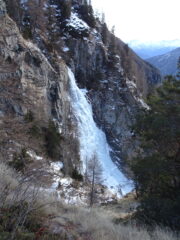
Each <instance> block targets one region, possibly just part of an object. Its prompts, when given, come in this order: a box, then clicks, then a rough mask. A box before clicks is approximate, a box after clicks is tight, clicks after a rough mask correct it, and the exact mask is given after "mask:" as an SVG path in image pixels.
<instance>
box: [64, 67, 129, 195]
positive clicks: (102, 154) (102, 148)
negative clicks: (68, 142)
mask: <svg viewBox="0 0 180 240" xmlns="http://www.w3.org/2000/svg"><path fill="white" fill-rule="evenodd" d="M68 75H69V81H70V97H71V104H72V109H73V112H74V115H75V117H76V119H77V123H78V134H79V136H78V137H79V140H80V157H81V160H82V162H83V168H84V169H85V161H86V159H87V160H89V159H91V157H92V155H93V154H94V153H95V152H96V155H97V157H98V160H99V161H100V163H101V165H102V170H103V180H104V181H103V184H104V185H106V186H107V187H108V188H109V189H111V191H112V192H117V191H118V188H119V185H121V186H122V188H121V190H122V193H123V194H126V193H127V192H130V191H131V190H132V183H131V182H130V181H129V180H128V179H127V178H126V177H125V176H124V175H123V174H122V172H121V171H120V170H119V169H118V168H117V166H116V165H115V164H114V163H113V162H112V160H111V157H110V154H109V146H108V143H107V141H106V136H105V134H104V132H103V131H102V130H100V129H99V128H98V127H97V126H96V123H95V122H94V120H93V113H92V107H91V105H90V103H89V102H88V100H87V99H86V97H85V92H84V91H83V90H80V89H79V88H78V86H77V84H76V81H75V77H74V74H73V73H72V71H71V70H70V69H68Z"/></svg>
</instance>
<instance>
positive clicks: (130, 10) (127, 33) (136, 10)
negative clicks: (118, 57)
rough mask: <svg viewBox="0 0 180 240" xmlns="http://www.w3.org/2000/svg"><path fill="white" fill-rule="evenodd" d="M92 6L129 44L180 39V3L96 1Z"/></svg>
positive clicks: (177, 0)
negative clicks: (101, 12)
mask: <svg viewBox="0 0 180 240" xmlns="http://www.w3.org/2000/svg"><path fill="white" fill-rule="evenodd" d="M92 4H93V5H94V8H97V9H98V10H99V11H103V12H104V13H105V19H106V22H107V23H108V25H109V27H110V28H111V27H112V26H113V25H115V34H116V35H117V36H118V37H119V38H121V39H122V40H123V41H125V42H130V41H131V40H139V41H142V42H146V41H152V42H153V41H154V42H156V41H162V40H174V39H180V27H179V24H180V17H179V16H180V0H92Z"/></svg>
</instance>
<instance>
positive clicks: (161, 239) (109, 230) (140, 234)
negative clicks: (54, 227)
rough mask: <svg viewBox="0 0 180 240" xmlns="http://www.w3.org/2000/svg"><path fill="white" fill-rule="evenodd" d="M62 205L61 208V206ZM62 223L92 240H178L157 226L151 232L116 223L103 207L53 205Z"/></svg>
mask: <svg viewBox="0 0 180 240" xmlns="http://www.w3.org/2000/svg"><path fill="white" fill-rule="evenodd" d="M59 207H60V208H59ZM51 211H52V212H53V213H56V218H55V220H56V222H58V223H59V224H60V225H65V224H67V223H71V224H72V226H74V227H75V228H76V231H77V232H78V233H79V234H80V235H82V234H85V235H88V236H90V237H89V238H88V239H92V240H178V239H179V238H178V237H177V236H175V235H174V234H173V233H172V232H171V231H169V230H165V229H161V228H156V229H155V230H154V232H152V233H149V232H148V231H147V230H146V229H145V228H143V227H136V226H132V225H127V226H124V225H121V224H118V225H117V224H114V223H113V221H112V218H111V217H109V214H108V212H106V211H104V210H102V209H99V208H98V209H89V208H83V207H77V206H74V207H73V206H67V205H62V204H61V205H60V206H58V205H56V206H53V207H52V206H51ZM82 239H84V238H82Z"/></svg>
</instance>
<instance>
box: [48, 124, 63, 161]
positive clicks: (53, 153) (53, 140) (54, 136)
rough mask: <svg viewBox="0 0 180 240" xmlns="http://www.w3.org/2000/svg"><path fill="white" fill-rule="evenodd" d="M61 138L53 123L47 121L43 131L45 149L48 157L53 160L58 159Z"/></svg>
mask: <svg viewBox="0 0 180 240" xmlns="http://www.w3.org/2000/svg"><path fill="white" fill-rule="evenodd" d="M60 140H61V136H60V134H59V132H58V128H57V126H56V125H55V123H54V122H53V121H49V124H48V127H47V128H46V129H45V147H46V151H47V154H48V156H49V157H51V158H53V159H55V158H58V157H59V154H60V153H59V146H60Z"/></svg>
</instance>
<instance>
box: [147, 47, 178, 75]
mask: <svg viewBox="0 0 180 240" xmlns="http://www.w3.org/2000/svg"><path fill="white" fill-rule="evenodd" d="M179 57H180V47H179V48H176V49H175V50H173V51H170V52H168V53H166V54H163V55H160V56H156V57H153V58H148V59H147V61H148V62H149V63H151V64H152V65H154V66H155V67H157V68H158V69H159V70H160V71H161V73H162V75H164V76H165V75H176V72H177V63H178V59H179Z"/></svg>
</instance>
